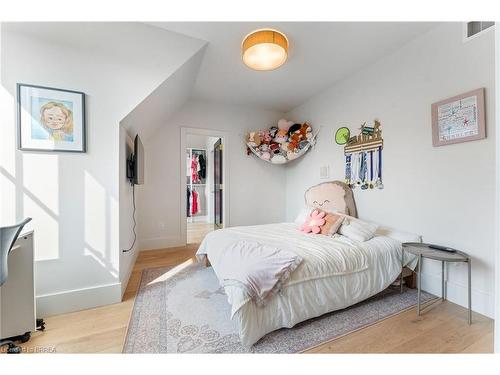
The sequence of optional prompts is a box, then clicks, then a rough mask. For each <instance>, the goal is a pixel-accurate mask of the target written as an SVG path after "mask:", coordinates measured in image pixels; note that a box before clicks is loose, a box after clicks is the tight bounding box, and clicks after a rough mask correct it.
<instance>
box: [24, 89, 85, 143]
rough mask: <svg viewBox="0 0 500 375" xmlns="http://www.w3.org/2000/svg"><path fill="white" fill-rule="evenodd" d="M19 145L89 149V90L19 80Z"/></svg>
mask: <svg viewBox="0 0 500 375" xmlns="http://www.w3.org/2000/svg"><path fill="white" fill-rule="evenodd" d="M17 125H18V143H19V149H21V150H30V151H68V152H85V151H86V142H85V140H86V134H85V94H84V93H83V92H79V91H72V90H64V89H57V88H53V87H43V86H34V85H26V84H23V83H18V84H17Z"/></svg>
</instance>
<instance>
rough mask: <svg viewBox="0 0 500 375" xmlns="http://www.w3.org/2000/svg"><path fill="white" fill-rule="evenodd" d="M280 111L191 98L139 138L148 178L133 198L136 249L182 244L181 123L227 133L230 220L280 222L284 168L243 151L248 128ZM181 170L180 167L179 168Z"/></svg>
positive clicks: (266, 121) (274, 117) (275, 116)
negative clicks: (151, 133)
mask: <svg viewBox="0 0 500 375" xmlns="http://www.w3.org/2000/svg"><path fill="white" fill-rule="evenodd" d="M281 116H282V114H281V113H279V112H274V111H267V110H260V109H255V108H248V107H242V106H231V105H223V104H218V103H214V102H205V101H199V100H190V101H189V102H188V103H186V104H185V105H184V106H183V107H182V108H181V110H180V111H179V112H178V113H177V114H176V115H175V116H174V117H172V118H169V119H165V120H164V122H163V123H162V124H161V126H160V127H159V128H158V130H157V132H156V133H155V134H154V136H152V137H150V138H148V139H147V140H146V141H145V142H144V149H145V155H146V157H145V162H146V170H145V173H146V177H145V178H146V179H147V183H146V184H144V186H143V187H142V188H141V190H140V192H139V195H138V198H139V202H140V210H139V233H140V245H139V246H140V248H141V249H154V248H164V247H171V246H179V245H182V244H183V240H182V234H181V226H180V217H179V212H180V203H179V196H180V191H179V189H180V186H179V178H180V174H181V171H180V170H179V169H180V168H179V165H180V160H179V157H180V146H179V140H180V128H181V127H188V128H203V129H213V130H221V131H225V132H228V133H229V142H230V145H231V146H230V151H229V152H230V155H228V160H229V164H228V167H229V174H230V182H229V189H226V194H227V195H228V196H227V195H226V198H227V199H228V200H229V208H230V215H229V216H230V225H231V226H234V225H248V224H263V223H271V222H279V221H282V220H283V218H284V216H285V194H284V188H285V169H284V168H283V166H279V165H270V164H268V163H263V162H262V161H261V160H257V159H256V158H255V157H253V156H247V155H246V147H245V143H244V137H245V134H246V132H247V131H248V130H251V129H255V128H260V127H262V128H265V127H266V126H270V125H271V124H273V123H275V122H277V121H278V120H279V119H280V117H281ZM183 174H184V171H183Z"/></svg>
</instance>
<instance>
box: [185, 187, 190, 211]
mask: <svg viewBox="0 0 500 375" xmlns="http://www.w3.org/2000/svg"><path fill="white" fill-rule="evenodd" d="M186 192H187V195H186V216H187V217H191V190H189V188H186Z"/></svg>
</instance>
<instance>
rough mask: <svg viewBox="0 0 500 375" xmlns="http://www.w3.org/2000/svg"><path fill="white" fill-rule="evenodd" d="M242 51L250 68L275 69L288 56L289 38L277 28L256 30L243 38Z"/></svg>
mask: <svg viewBox="0 0 500 375" xmlns="http://www.w3.org/2000/svg"><path fill="white" fill-rule="evenodd" d="M241 53H242V57H243V62H244V63H245V65H246V66H248V67H249V68H251V69H254V70H273V69H276V68H279V67H280V66H281V65H283V64H284V63H285V61H286V59H287V57H288V39H287V38H286V36H285V34H283V33H280V32H279V31H277V30H272V29H262V30H255V31H253V32H251V33H250V34H248V35H247V36H246V37H245V39H243V43H241Z"/></svg>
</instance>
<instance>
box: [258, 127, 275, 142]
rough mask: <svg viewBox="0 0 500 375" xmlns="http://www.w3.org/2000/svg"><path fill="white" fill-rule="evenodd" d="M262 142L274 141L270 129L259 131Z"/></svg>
mask: <svg viewBox="0 0 500 375" xmlns="http://www.w3.org/2000/svg"><path fill="white" fill-rule="evenodd" d="M259 135H260V139H261V142H262V143H265V144H269V143H271V141H272V139H273V138H272V137H271V133H270V131H269V130H268V129H266V130H262V131H260V132H259Z"/></svg>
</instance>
